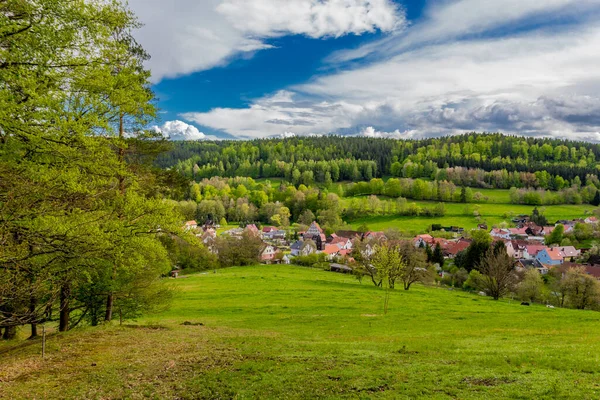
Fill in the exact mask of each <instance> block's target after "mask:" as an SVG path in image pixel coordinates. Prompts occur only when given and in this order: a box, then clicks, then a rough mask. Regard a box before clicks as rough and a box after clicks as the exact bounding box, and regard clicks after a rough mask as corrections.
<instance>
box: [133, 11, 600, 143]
mask: <svg viewBox="0 0 600 400" xmlns="http://www.w3.org/2000/svg"><path fill="white" fill-rule="evenodd" d="M129 6H130V7H131V8H132V9H133V11H134V12H135V13H136V15H137V16H138V18H139V19H140V21H141V22H142V23H143V24H144V26H143V27H142V28H141V29H139V30H138V31H136V33H135V35H136V38H137V40H138V41H139V42H140V43H141V44H142V45H143V46H144V47H145V48H146V50H147V51H148V52H149V53H150V55H151V57H152V58H151V59H150V60H149V61H148V64H147V67H148V68H149V69H150V70H151V72H152V83H153V89H154V91H155V93H156V95H157V97H158V106H159V108H160V112H159V117H160V120H159V121H158V122H157V126H156V127H155V129H157V130H160V131H162V132H163V133H164V134H165V135H169V136H170V137H171V138H172V139H174V140H212V139H255V138H265V137H288V136H293V135H297V136H302V135H326V134H338V135H356V136H368V137H392V138H423V137H435V136H444V135H453V134H460V133H465V132H471V131H478V132H484V131H485V132H503V133H506V134H517V135H524V136H536V137H542V136H543V137H556V138H568V139H576V140H588V141H600V68H599V66H600V51H599V50H600V0H428V1H418V0H172V1H168V2H167V1H164V0H129Z"/></svg>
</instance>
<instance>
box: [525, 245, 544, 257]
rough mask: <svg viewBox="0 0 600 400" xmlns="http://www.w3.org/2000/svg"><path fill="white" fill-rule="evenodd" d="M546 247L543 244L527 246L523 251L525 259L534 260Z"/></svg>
mask: <svg viewBox="0 0 600 400" xmlns="http://www.w3.org/2000/svg"><path fill="white" fill-rule="evenodd" d="M545 248H546V246H544V245H542V244H527V245H525V249H524V250H523V257H522V258H524V259H526V260H532V259H534V258H535V257H536V256H537V254H538V253H539V252H540V251H541V250H543V249H545Z"/></svg>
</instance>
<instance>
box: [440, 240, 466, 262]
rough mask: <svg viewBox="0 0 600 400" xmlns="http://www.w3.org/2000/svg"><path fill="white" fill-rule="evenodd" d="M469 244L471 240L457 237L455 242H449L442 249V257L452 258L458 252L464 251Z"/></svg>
mask: <svg viewBox="0 0 600 400" xmlns="http://www.w3.org/2000/svg"><path fill="white" fill-rule="evenodd" d="M470 245H471V242H470V241H468V240H466V239H459V240H458V241H457V242H450V243H449V244H448V246H446V248H445V249H444V250H443V253H444V257H447V258H454V257H456V255H457V254H458V253H460V252H461V251H464V250H466V249H467V247H469V246H470Z"/></svg>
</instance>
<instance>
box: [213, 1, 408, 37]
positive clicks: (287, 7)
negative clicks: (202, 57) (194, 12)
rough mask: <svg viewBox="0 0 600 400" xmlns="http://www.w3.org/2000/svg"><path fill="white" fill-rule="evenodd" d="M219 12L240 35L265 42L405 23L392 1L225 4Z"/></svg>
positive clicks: (386, 29)
mask: <svg viewBox="0 0 600 400" xmlns="http://www.w3.org/2000/svg"><path fill="white" fill-rule="evenodd" d="M217 10H218V11H219V12H220V13H221V14H222V15H224V16H225V17H226V18H227V20H228V21H229V22H230V23H231V24H232V25H233V26H234V27H235V28H236V29H238V30H239V31H240V32H246V33H247V34H250V35H253V36H257V37H263V38H268V37H275V36H283V35H287V34H296V35H306V36H309V37H312V38H321V37H327V36H333V37H339V36H342V35H346V34H349V33H352V34H356V35H360V34H362V33H364V32H373V31H375V30H376V29H381V30H382V31H392V30H394V29H395V28H396V27H398V26H399V25H400V23H401V22H403V18H402V17H401V16H400V13H399V12H398V7H397V6H396V5H395V4H394V3H393V2H391V1H389V0H328V1H320V0H286V1H285V2H282V1H281V0H250V1H249V0H224V1H223V3H221V4H220V5H219V6H218V7H217Z"/></svg>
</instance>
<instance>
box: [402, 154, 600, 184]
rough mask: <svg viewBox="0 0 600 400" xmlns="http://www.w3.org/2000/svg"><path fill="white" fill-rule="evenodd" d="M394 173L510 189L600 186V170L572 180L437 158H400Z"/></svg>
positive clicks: (548, 174)
mask: <svg viewBox="0 0 600 400" xmlns="http://www.w3.org/2000/svg"><path fill="white" fill-rule="evenodd" d="M391 173H392V175H393V176H396V177H404V178H424V179H431V180H438V181H449V182H452V183H454V184H455V185H458V186H469V187H473V188H482V189H486V188H490V189H492V188H493V189H510V188H511V187H516V188H535V189H537V188H540V189H549V190H561V189H564V188H566V187H569V186H571V185H576V186H582V184H583V183H582V182H586V185H593V186H596V187H597V188H600V180H599V179H598V175H597V174H587V175H586V176H585V179H584V180H583V181H582V180H581V179H580V178H579V176H578V175H575V176H574V177H573V178H572V179H571V180H570V181H569V180H566V179H564V178H563V177H562V176H560V175H554V176H553V175H551V174H550V173H549V172H548V171H546V170H543V171H536V172H535V173H532V172H517V171H514V172H509V171H507V170H506V169H503V170H493V171H485V170H483V169H481V168H465V167H448V168H438V167H437V166H436V165H435V163H434V162H433V161H426V162H425V163H423V164H414V163H413V162H412V161H407V162H406V163H405V164H400V163H398V162H396V163H394V164H392V170H391Z"/></svg>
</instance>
